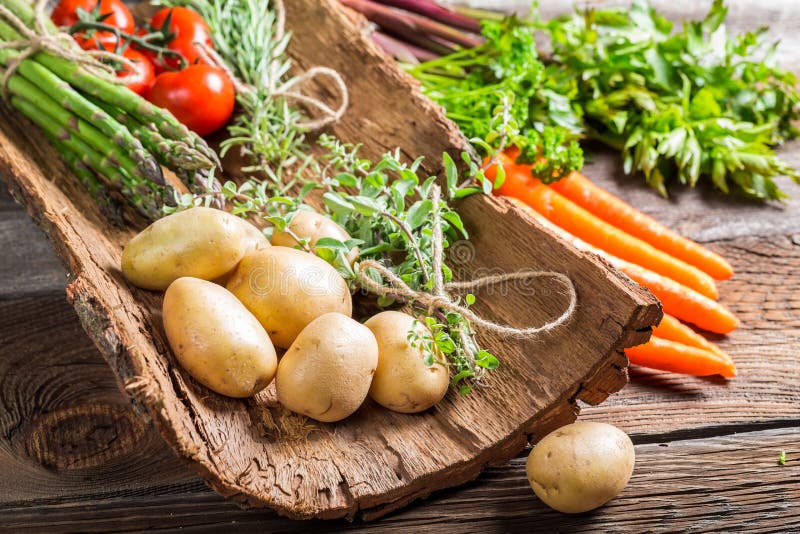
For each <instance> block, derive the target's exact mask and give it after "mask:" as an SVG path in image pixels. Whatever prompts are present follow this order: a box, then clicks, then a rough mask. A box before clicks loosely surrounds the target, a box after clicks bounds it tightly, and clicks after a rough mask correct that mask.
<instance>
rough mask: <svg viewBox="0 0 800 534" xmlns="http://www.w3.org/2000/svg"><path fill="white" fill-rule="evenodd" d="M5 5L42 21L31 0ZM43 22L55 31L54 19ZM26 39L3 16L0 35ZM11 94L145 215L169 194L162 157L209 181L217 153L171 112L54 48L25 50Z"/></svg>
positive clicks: (183, 174) (7, 59)
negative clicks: (141, 129) (147, 131)
mask: <svg viewBox="0 0 800 534" xmlns="http://www.w3.org/2000/svg"><path fill="white" fill-rule="evenodd" d="M3 5H4V6H5V7H7V8H8V9H9V10H10V11H11V12H12V13H13V14H14V15H15V16H16V17H18V18H19V19H20V21H21V22H22V24H24V25H25V26H26V27H28V28H35V27H38V26H36V25H35V24H34V18H35V14H34V11H33V8H32V6H31V5H29V4H28V3H27V2H23V1H21V0H4V2H3ZM42 24H44V26H46V29H47V31H50V32H55V31H56V27H55V25H53V24H52V23H51V22H50V21H49V20H44V21H42ZM20 42H25V39H24V38H23V36H22V35H21V34H20V33H19V32H18V31H17V29H15V28H14V27H12V26H11V25H9V23H7V22H5V21H2V20H0V43H4V44H8V43H20ZM19 53H20V52H19V51H18V50H15V49H14V48H11V47H7V48H3V49H0V65H2V66H4V67H6V68H7V67H9V66H10V64H11V62H13V61H14V60H15V59H16V58H18V57H19ZM71 53H79V49H77V47H76V49H75V50H73V51H72V52H71ZM108 74H109V75H113V71H109V73H108ZM8 96H9V97H10V100H9V102H10V104H11V105H12V106H13V107H14V108H15V109H17V110H18V111H20V112H21V113H22V114H23V115H25V116H26V117H27V118H28V119H30V120H31V121H32V122H34V123H35V124H37V125H38V126H40V127H41V128H42V130H43V131H44V132H45V133H46V134H47V135H48V136H49V137H51V138H52V137H56V138H58V139H59V140H60V143H59V144H58V146H59V147H60V148H62V149H64V150H66V151H68V152H69V154H68V155H66V156H65V159H68V160H73V161H74V160H75V159H78V160H80V161H81V162H82V164H83V166H85V167H86V168H87V169H90V171H91V172H92V174H93V175H94V176H95V177H96V178H97V179H99V180H102V181H103V182H104V183H105V184H106V187H107V188H108V190H113V191H117V192H119V193H120V195H121V196H122V198H124V200H125V201H126V202H128V203H129V204H130V205H131V206H132V207H134V208H135V209H136V210H138V211H139V212H140V213H141V214H142V215H144V216H145V217H147V218H151V219H155V218H158V217H159V216H161V214H162V212H163V211H162V210H163V205H164V204H165V203H166V202H169V201H171V196H172V192H171V191H170V187H167V186H166V185H165V181H164V176H163V174H162V170H161V167H160V165H159V163H160V162H161V161H167V160H169V165H168V168H169V169H170V170H172V171H173V172H175V174H176V175H178V176H179V177H180V178H181V179H182V180H183V181H184V183H185V184H186V185H187V186H188V187H189V188H190V189H191V190H193V191H197V190H198V189H197V187H196V185H197V184H198V183H199V181H198V180H197V179H198V178H200V177H202V178H203V184H204V189H205V188H206V186H207V185H208V184H209V183H210V182H208V172H209V170H210V169H211V168H212V167H214V166H215V164H216V162H217V161H218V158H217V156H216V154H215V153H214V152H213V151H212V150H211V149H209V148H208V146H207V145H206V144H205V142H203V141H202V139H200V138H199V137H197V136H196V135H194V134H191V133H190V132H189V131H188V130H187V129H186V128H185V127H183V126H182V125H181V124H180V123H179V122H178V121H177V120H175V118H174V117H172V116H171V115H170V114H169V113H167V112H165V111H164V110H161V109H159V108H157V107H155V106H152V105H150V104H149V103H147V102H146V101H145V100H143V99H142V98H141V97H139V96H138V95H136V94H135V93H133V92H131V91H130V90H128V89H127V88H126V87H124V86H121V85H117V84H114V83H110V82H109V81H106V80H105V79H103V78H102V77H101V76H99V75H98V74H97V73H96V71H91V70H89V69H87V68H86V67H84V66H82V65H79V64H77V63H75V62H73V61H70V60H68V59H65V58H63V57H58V56H56V55H54V54H53V53H51V52H40V53H38V54H36V55H35V59H34V58H33V57H28V58H25V59H24V60H23V61H22V62H21V63H20V64H19V67H18V69H17V70H16V71H15V72H14V74H13V75H12V76H11V77H10V79H9V85H8ZM107 108H114V109H117V110H119V112H120V113H121V114H122V115H124V116H125V117H126V119H127V121H126V122H128V124H129V125H130V126H126V125H123V124H122V123H121V122H119V120H117V118H118V116H117V118H115V117H111V116H110V115H109V114H108V112H105V111H104V110H106V109H107ZM134 123H135V124H138V125H143V124H148V125H149V126H148V127H149V128H151V129H152V131H153V132H154V135H153V136H151V137H140V136H134V135H133V133H132V129H135V127H134V126H133V124H134ZM154 141H157V142H154ZM162 141H163V142H162ZM212 182H213V181H212ZM95 190H97V189H96V188H95ZM104 198H105V197H104Z"/></svg>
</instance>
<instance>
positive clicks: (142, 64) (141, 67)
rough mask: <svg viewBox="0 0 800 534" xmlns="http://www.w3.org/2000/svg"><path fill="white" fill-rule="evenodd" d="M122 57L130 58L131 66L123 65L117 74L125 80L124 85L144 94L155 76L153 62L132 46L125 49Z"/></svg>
mask: <svg viewBox="0 0 800 534" xmlns="http://www.w3.org/2000/svg"><path fill="white" fill-rule="evenodd" d="M122 57H124V58H126V59H129V60H131V61H132V62H133V66H132V67H129V66H127V65H123V66H122V67H121V70H120V71H118V73H117V76H119V77H120V78H122V79H123V80H124V81H125V87H127V88H128V89H130V90H131V91H133V92H134V93H136V94H137V95H141V96H145V95H146V94H147V92H148V91H149V90H150V86H152V85H153V81H154V80H155V77H156V73H155V69H154V68H153V64H152V63H150V60H149V59H147V56H145V55H144V54H142V53H141V52H139V51H137V50H134V49H132V48H128V49H127V50H125V52H123V53H122Z"/></svg>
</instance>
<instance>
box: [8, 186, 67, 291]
mask: <svg viewBox="0 0 800 534" xmlns="http://www.w3.org/2000/svg"><path fill="white" fill-rule="evenodd" d="M0 250H2V251H3V253H2V254H0V299H7V298H20V297H24V296H33V295H47V294H58V293H63V292H64V286H65V285H66V281H67V277H66V275H65V273H64V267H63V266H62V265H61V262H59V261H58V258H56V255H55V254H54V253H53V247H52V245H50V243H49V242H48V241H47V238H46V237H45V236H44V234H43V233H42V231H41V230H40V229H39V228H37V227H36V225H35V224H34V223H33V221H31V219H30V217H28V215H27V214H26V213H25V211H24V210H23V209H22V207H20V206H19V205H18V204H16V203H15V202H14V201H13V199H12V198H11V195H9V194H8V190H7V189H6V187H5V186H4V185H0Z"/></svg>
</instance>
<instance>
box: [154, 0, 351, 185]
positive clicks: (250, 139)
mask: <svg viewBox="0 0 800 534" xmlns="http://www.w3.org/2000/svg"><path fill="white" fill-rule="evenodd" d="M169 4H170V5H174V6H183V7H188V8H191V9H193V10H195V11H197V12H198V13H200V15H201V16H202V17H203V19H204V20H205V21H206V23H207V24H208V26H209V28H210V29H211V37H212V40H213V43H214V48H215V50H216V52H217V53H218V54H219V56H220V57H221V58H222V59H223V60H224V61H225V63H226V65H228V66H229V67H230V68H231V69H232V72H233V73H234V74H235V76H236V77H237V79H238V80H239V81H240V82H241V84H239V87H238V90H237V94H236V102H237V105H238V106H239V108H240V111H241V112H238V113H237V114H236V116H235V117H234V118H233V120H232V121H231V124H230V125H229V126H228V133H229V136H228V137H227V138H226V139H225V140H223V141H222V142H221V144H220V155H222V156H225V155H226V154H227V153H228V152H229V151H230V150H235V151H236V153H237V154H241V156H242V158H243V160H244V164H245V166H244V167H243V169H242V172H243V173H245V174H246V175H248V176H254V177H255V179H256V180H258V181H259V182H260V181H262V180H263V179H264V177H265V176H266V178H267V183H268V185H269V192H270V193H271V194H274V195H277V196H285V194H286V193H287V192H288V191H290V190H291V188H292V186H294V184H295V181H294V180H293V179H290V178H287V177H286V176H284V174H289V172H288V171H289V170H291V175H292V176H293V175H295V172H296V171H297V166H298V165H299V166H300V167H303V166H307V165H312V164H313V163H312V161H311V157H310V156H309V154H308V150H307V147H305V146H304V140H305V134H306V132H308V130H309V128H308V126H307V124H309V120H310V117H309V114H308V113H307V112H303V111H302V110H301V109H299V108H298V107H296V106H294V105H292V104H293V103H294V102H293V101H291V100H289V95H288V94H287V93H292V92H296V91H297V90H299V87H298V85H302V78H299V77H297V76H292V75H290V71H292V63H291V61H290V60H289V58H288V56H287V55H286V48H287V46H288V44H289V38H290V34H289V33H288V32H286V31H285V29H284V24H283V17H282V16H280V15H279V14H278V10H277V9H276V6H275V2H267V1H263V2H256V1H253V0H226V1H225V2H218V1H213V0H170V1H169ZM328 77H330V76H328ZM278 89H281V91H278ZM338 90H339V91H342V87H339V88H338ZM341 97H342V98H344V99H345V101H346V87H345V88H344V93H343V94H341ZM298 174H299V173H298Z"/></svg>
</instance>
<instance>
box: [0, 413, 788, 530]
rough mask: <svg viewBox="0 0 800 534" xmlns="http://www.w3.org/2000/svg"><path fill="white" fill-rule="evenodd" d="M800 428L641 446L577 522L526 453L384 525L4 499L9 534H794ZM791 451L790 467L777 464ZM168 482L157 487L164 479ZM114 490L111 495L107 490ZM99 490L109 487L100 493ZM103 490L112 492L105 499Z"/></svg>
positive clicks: (112, 499) (170, 497) (167, 498)
mask: <svg viewBox="0 0 800 534" xmlns="http://www.w3.org/2000/svg"><path fill="white" fill-rule="evenodd" d="M798 443H800V428H786V429H776V430H767V431H760V432H750V433H744V434H735V435H730V436H722V437H715V438H710V439H705V440H684V441H673V442H670V443H652V444H640V445H637V446H636V455H637V465H636V470H635V472H634V475H633V477H632V479H631V482H630V484H629V485H628V487H627V488H626V489H625V491H624V492H623V493H622V495H621V496H620V497H619V498H618V499H616V500H614V501H612V502H611V503H610V504H609V505H607V506H606V507H604V508H601V509H600V510H598V511H596V512H593V513H590V514H581V515H575V516H569V515H562V514H558V513H556V512H553V511H551V510H549V509H547V508H546V507H545V506H544V505H543V504H542V503H541V502H539V501H538V500H537V499H536V498H535V497H534V495H533V493H532V492H531V490H530V487H529V486H528V483H527V480H526V478H525V469H524V461H525V459H524V456H521V457H518V458H516V459H514V460H512V461H511V462H510V463H509V464H507V465H505V466H502V467H493V468H490V469H488V470H487V471H486V472H485V473H484V474H483V475H482V476H481V477H480V478H479V479H478V480H477V481H475V482H473V483H470V484H467V485H465V486H463V487H462V488H459V489H454V490H447V491H443V492H439V493H436V494H434V495H433V496H431V497H430V498H429V499H428V500H426V501H425V502H422V503H417V504H416V505H412V506H410V507H408V508H407V509H405V510H403V511H401V512H399V513H396V514H393V515H391V516H388V517H386V518H384V519H382V520H381V521H380V522H376V523H372V524H364V523H360V522H357V523H355V524H348V523H345V522H341V521H328V522H320V521H312V522H302V523H297V522H292V521H287V520H285V519H281V518H278V517H276V516H275V515H274V514H273V513H271V512H269V511H263V510H240V509H238V508H236V507H235V505H234V504H233V503H231V502H229V501H225V500H224V499H222V498H221V497H219V496H218V495H215V494H213V493H212V492H210V491H209V490H207V489H204V488H202V486H200V485H199V484H197V483H194V484H192V483H189V484H168V485H165V486H158V487H153V489H152V490H151V491H150V492H136V491H134V492H125V493H122V494H117V493H115V492H114V491H113V489H112V488H114V485H113V482H112V483H105V485H104V486H103V487H102V488H97V487H96V486H94V485H92V484H91V483H89V484H87V485H85V486H84V490H85V493H84V495H83V497H82V498H81V500H80V501H79V502H77V501H75V500H65V499H62V498H60V497H54V498H50V499H37V500H32V501H26V502H8V501H5V502H0V505H2V507H3V510H4V511H3V514H2V515H0V528H3V529H7V530H12V531H15V532H39V531H42V530H43V529H46V530H47V531H48V532H66V531H76V530H78V531H81V532H107V531H114V532H130V531H137V532H138V531H144V530H148V531H152V530H155V531H159V530H171V529H177V528H180V529H181V530H182V531H184V532H218V531H222V530H225V531H235V532H272V533H284V532H286V533H288V532H310V531H314V532H319V533H327V532H342V531H348V532H395V531H397V532H407V531H408V530H409V529H413V530H412V531H413V532H420V533H427V532H430V533H434V532H462V533H463V532H466V533H469V532H491V533H494V532H498V533H500V532H554V531H568V532H597V531H614V532H664V531H670V532H674V531H686V532H699V531H702V532H709V531H720V532H731V531H743V530H747V531H752V532H775V531H781V532H791V531H796V530H797V529H798V528H800V484H798V483H797V479H798V477H799V476H800V447H798ZM780 450H786V453H787V463H786V465H785V466H779V465H778V464H777V458H778V454H779V451H780ZM164 479H165V477H157V478H156V480H159V481H161V480H164ZM109 489H112V490H111V491H108V490H109ZM98 490H100V491H98ZM103 490H104V491H103Z"/></svg>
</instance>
